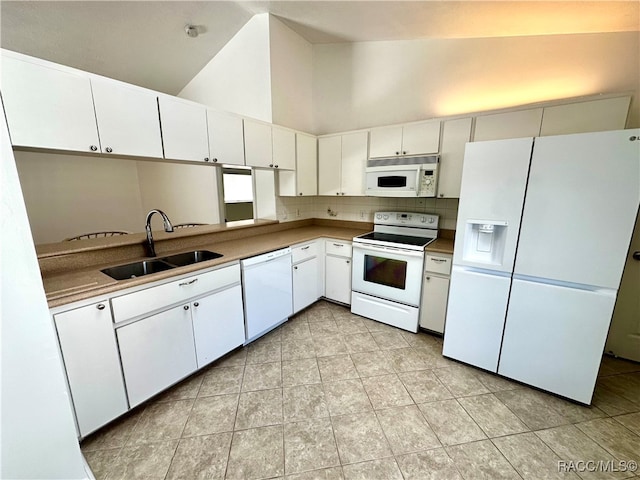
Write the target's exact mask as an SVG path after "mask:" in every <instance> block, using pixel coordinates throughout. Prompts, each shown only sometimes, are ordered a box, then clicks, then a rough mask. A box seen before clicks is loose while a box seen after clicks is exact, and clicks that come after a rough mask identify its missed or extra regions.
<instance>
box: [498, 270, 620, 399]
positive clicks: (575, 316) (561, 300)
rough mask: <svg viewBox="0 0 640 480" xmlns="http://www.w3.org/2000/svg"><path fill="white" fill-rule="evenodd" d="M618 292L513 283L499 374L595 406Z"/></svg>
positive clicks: (526, 282)
mask: <svg viewBox="0 0 640 480" xmlns="http://www.w3.org/2000/svg"><path fill="white" fill-rule="evenodd" d="M615 293H616V292H615V291H610V290H606V291H588V290H579V289H575V288H568V287H565V286H559V285H551V284H544V283H534V282H530V281H524V280H520V279H514V280H513V286H512V288H511V298H510V300H509V311H508V314H507V322H506V327H505V332H504V340H503V343H502V353H501V355H500V365H499V368H498V373H499V374H501V375H504V376H506V377H509V378H513V379H515V380H519V381H521V382H524V383H527V384H529V385H533V386H535V387H538V388H541V389H543V390H547V391H549V392H553V393H556V394H558V395H562V396H563V397H567V398H571V399H573V400H576V401H578V402H582V403H586V404H589V403H591V397H592V395H593V389H594V387H595V383H596V377H597V375H598V368H599V366H600V361H601V358H602V352H603V349H604V343H605V340H606V338H607V331H608V329H609V323H610V321H611V314H612V312H613V306H614V304H615V300H616V295H615Z"/></svg>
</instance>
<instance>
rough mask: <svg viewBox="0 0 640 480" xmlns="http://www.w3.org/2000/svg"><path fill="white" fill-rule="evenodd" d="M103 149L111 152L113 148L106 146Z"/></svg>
mask: <svg viewBox="0 0 640 480" xmlns="http://www.w3.org/2000/svg"><path fill="white" fill-rule="evenodd" d="M105 151H106V152H107V153H111V152H113V148H111V147H107V148H105Z"/></svg>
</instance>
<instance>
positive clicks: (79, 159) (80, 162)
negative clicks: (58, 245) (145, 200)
mask: <svg viewBox="0 0 640 480" xmlns="http://www.w3.org/2000/svg"><path fill="white" fill-rule="evenodd" d="M15 157H16V164H17V166H18V173H19V175H20V182H21V184H22V191H23V195H24V199H25V203H26V205H27V211H28V213H29V220H30V223H31V232H32V234H33V239H34V241H35V242H36V244H38V243H50V242H60V241H62V240H64V239H65V238H67V237H71V236H74V235H79V234H82V233H89V232H95V231H101V230H127V231H130V232H141V231H143V230H144V216H143V209H142V203H141V199H140V188H139V186H138V170H137V167H136V162H135V161H131V160H118V159H114V158H104V157H103V158H97V157H83V156H71V155H57V154H51V153H34V152H15Z"/></svg>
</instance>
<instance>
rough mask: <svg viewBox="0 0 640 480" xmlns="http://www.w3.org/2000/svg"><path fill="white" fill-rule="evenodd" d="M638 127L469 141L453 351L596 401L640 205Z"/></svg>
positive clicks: (450, 321) (447, 349) (451, 325)
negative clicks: (611, 322)
mask: <svg viewBox="0 0 640 480" xmlns="http://www.w3.org/2000/svg"><path fill="white" fill-rule="evenodd" d="M639 135H640V131H639V130H624V131H613V132H598V133H588V134H578V135H563V136H554V137H541V138H535V139H532V138H524V139H512V140H503V141H492V142H479V143H469V144H467V149H466V151H465V163H464V169H463V179H462V191H461V198H460V207H459V212H458V222H457V230H456V247H455V250H454V259H453V263H454V267H453V270H452V275H451V287H450V293H449V305H448V311H447V320H446V326H445V338H444V348H443V354H444V355H445V356H448V357H451V358H455V359H457V360H460V361H463V362H465V363H469V364H472V365H475V366H478V367H481V368H484V369H486V370H490V371H492V372H497V373H499V374H501V375H504V376H506V377H509V378H513V379H516V380H519V381H521V382H524V383H526V384H529V385H533V386H535V387H538V388H541V389H543V390H547V391H550V392H553V393H556V394H559V395H562V396H564V397H568V398H571V399H573V400H576V401H579V402H582V403H590V402H591V397H592V394H593V389H594V386H595V381H596V376H597V373H598V367H599V364H600V359H601V356H602V352H603V348H604V344H605V340H606V336H607V332H608V328H609V323H610V321H611V314H612V312H613V307H614V304H615V300H616V295H617V289H618V286H619V283H620V279H621V276H622V271H623V268H624V263H625V258H626V254H627V250H628V248H629V242H630V240H631V235H632V232H633V226H634V223H635V219H636V215H637V212H638V204H639V203H640V141H639V140H638V139H637V137H638V136H639Z"/></svg>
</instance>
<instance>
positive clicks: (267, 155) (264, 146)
mask: <svg viewBox="0 0 640 480" xmlns="http://www.w3.org/2000/svg"><path fill="white" fill-rule="evenodd" d="M244 153H245V159H246V164H247V165H248V166H251V167H265V168H273V145H272V140H271V125H269V124H267V123H260V122H256V121H253V120H248V119H246V118H245V120H244Z"/></svg>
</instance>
